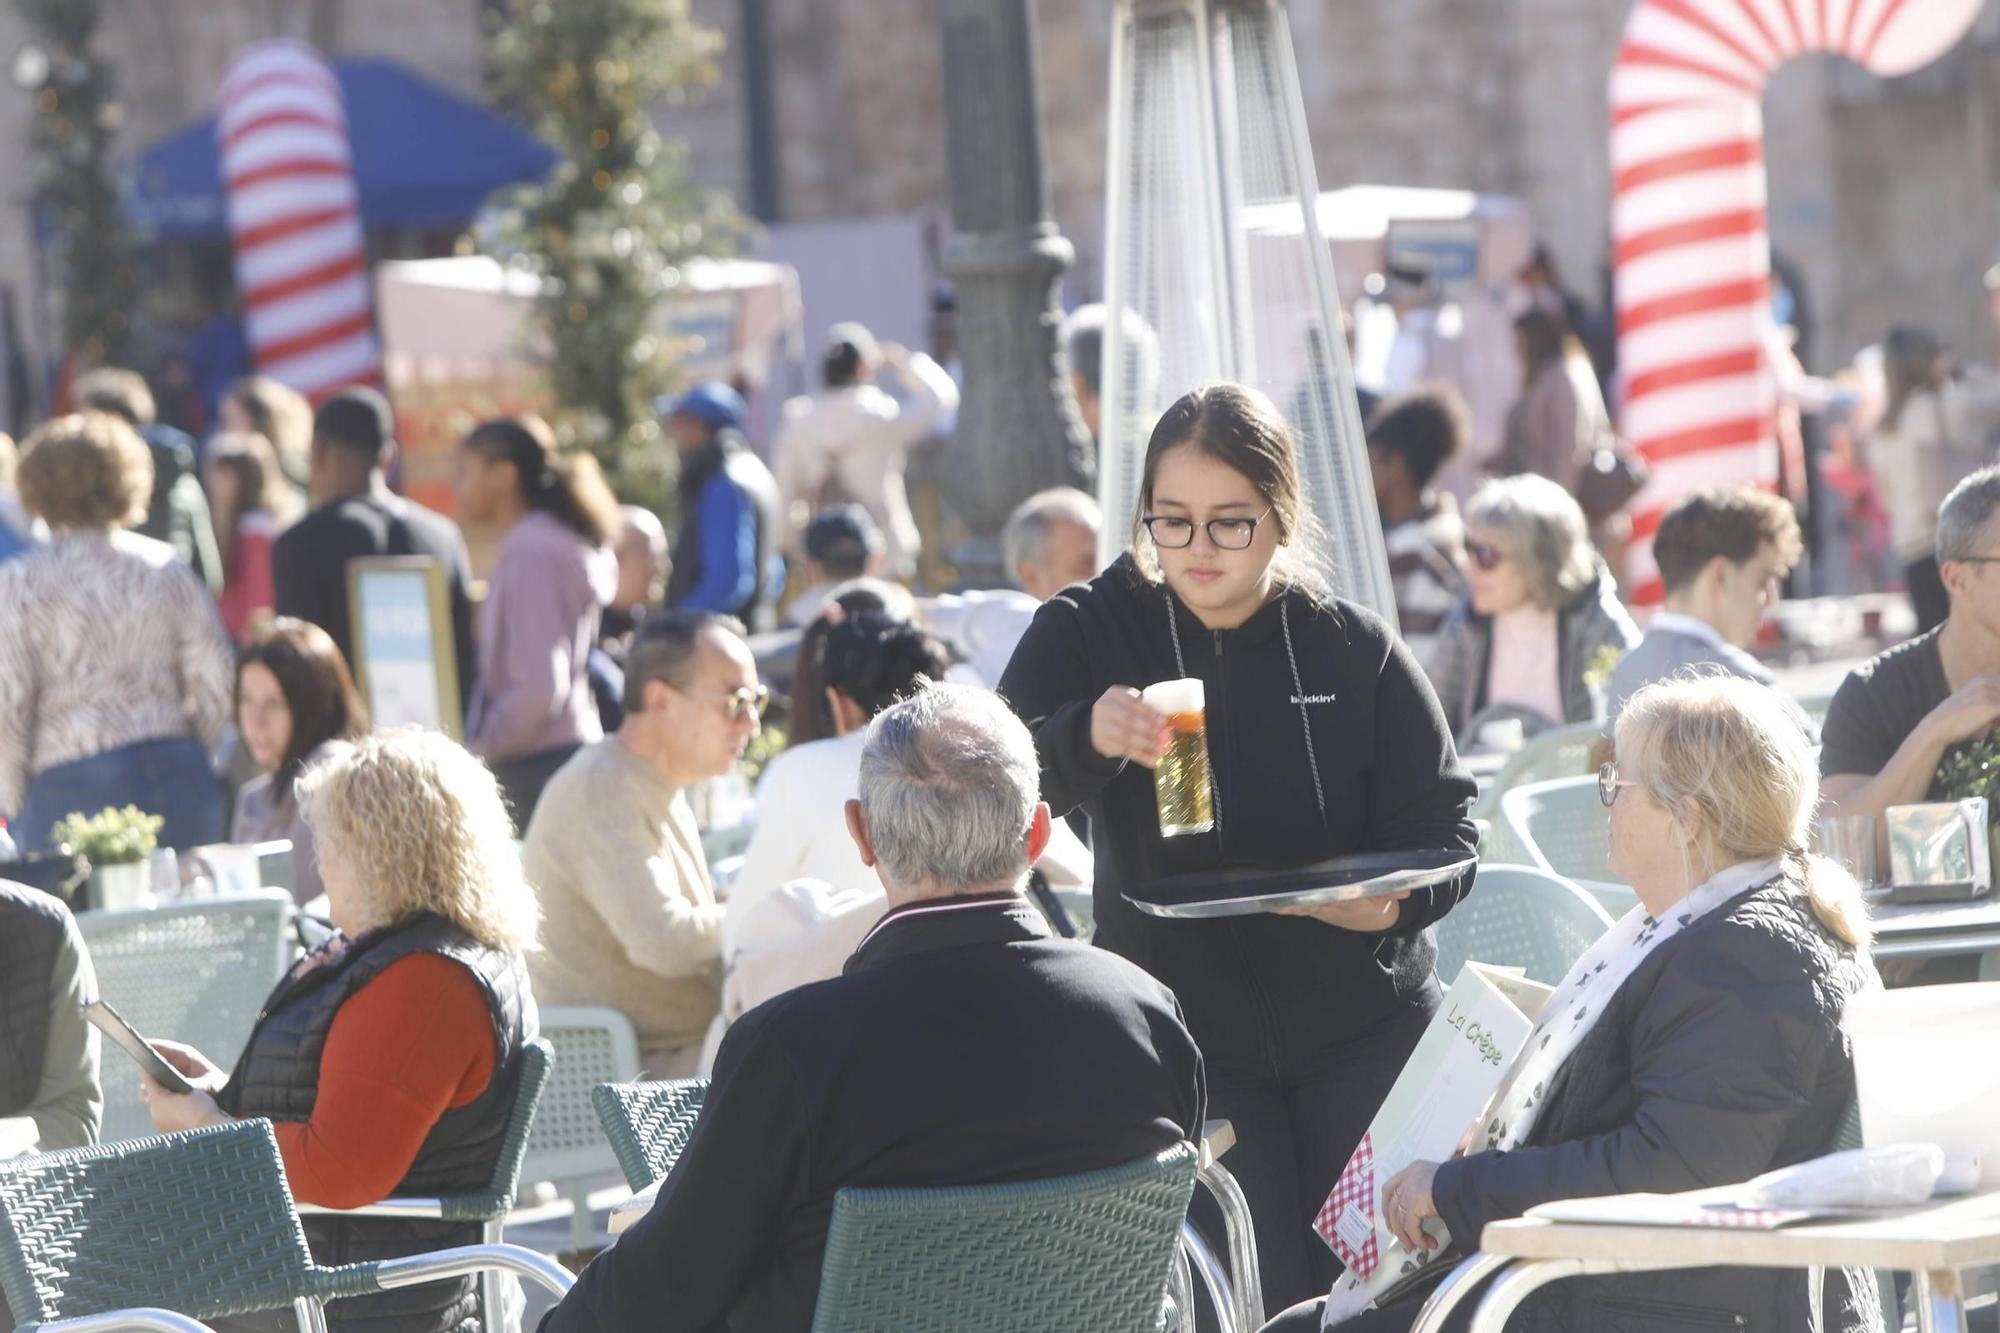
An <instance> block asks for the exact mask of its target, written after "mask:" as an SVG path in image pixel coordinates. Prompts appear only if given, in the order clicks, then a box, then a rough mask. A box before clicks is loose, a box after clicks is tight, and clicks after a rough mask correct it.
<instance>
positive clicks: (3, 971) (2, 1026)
mask: <svg viewBox="0 0 2000 1333" xmlns="http://www.w3.org/2000/svg"><path fill="white" fill-rule="evenodd" d="M68 918H69V913H68V912H66V911H65V910H63V905H62V904H61V903H59V902H57V901H56V900H55V899H54V898H51V897H49V895H47V894H46V893H41V892H39V891H37V890H35V889H31V888H29V887H28V886H27V885H25V884H15V883H13V882H11V881H9V880H0V1116H8V1115H19V1114H20V1113H21V1112H22V1111H24V1110H26V1109H27V1106H28V1103H29V1102H31V1101H33V1100H34V1097H35V1089H36V1087H37V1085H39V1084H40V1083H41V1080H42V1056H43V1054H44V1052H45V1051H46V1049H47V1047H48V1044H49V978H50V977H52V976H54V975H55V970H56V954H57V952H58V951H60V950H61V948H62V942H63V936H64V934H65V933H66V932H67V930H68Z"/></svg>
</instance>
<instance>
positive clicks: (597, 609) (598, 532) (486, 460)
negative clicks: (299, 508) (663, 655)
mask: <svg viewBox="0 0 2000 1333" xmlns="http://www.w3.org/2000/svg"><path fill="white" fill-rule="evenodd" d="M452 492H453V495H454V496H455V497H456V499H457V502H458V513H459V517H460V519H461V520H462V521H463V522H465V523H467V524H481V525H487V526H491V527H493V528H496V529H499V530H500V531H502V532H504V533H505V534H506V535H505V537H504V539H503V540H502V541H501V544H500V558H499V560H498V562H497V563H496V564H495V565H494V568H493V574H492V576H491V578H489V579H488V580H487V585H486V602H485V605H484V606H482V607H481V608H480V617H479V661H480V674H479V688H478V690H477V692H476V693H475V694H474V696H473V700H472V707H471V710H470V712H469V715H468V719H467V725H466V739H467V746H468V748H469V749H471V750H472V752H473V753H474V754H476V755H478V756H479V757H480V758H482V759H484V760H485V761H486V762H487V764H488V766H489V767H491V768H492V770H493V775H494V776H495V777H497V778H498V779H499V780H500V787H501V791H502V792H503V793H504V794H505V796H506V797H507V805H508V808H509V810H510V811H511V812H512V814H513V816H514V821H515V824H516V825H517V826H518V827H522V828H525V827H526V826H527V823H528V816H529V815H531V814H533V813H534V809H535V803H536V802H537V801H538V800H539V799H540V797H541V793H542V787H543V786H544V785H545V784H546V783H547V782H548V780H549V778H550V777H551V776H552V775H553V774H554V773H555V771H556V770H557V769H558V768H561V767H562V765H563V762H564V761H565V760H567V759H568V758H569V757H570V756H571V755H572V754H574V753H576V751H577V750H578V749H579V748H580V747H581V746H583V745H586V744H589V743H590V742H592V741H597V740H601V739H602V738H603V735H604V730H603V727H602V726H601V725H600V724H599V722H598V720H597V710H596V707H595V705H594V704H593V703H592V702H591V696H590V682H589V677H588V670H587V667H588V662H589V658H590V650H591V646H592V645H593V644H595V643H596V642H597V632H598V625H599V623H600V620H601V618H602V616H603V612H604V608H605V607H606V606H608V605H610V603H611V599H612V596H613V595H614V594H615V593H616V591H617V587H618V562H617V559H616V557H615V556H614V555H613V554H612V551H611V547H610V541H611V538H612V537H613V536H614V535H616V533H617V532H618V529H619V526H620V516H619V512H618V503H617V501H616V500H615V499H613V498H612V495H611V490H610V487H608V486H606V485H605V482H604V477H603V474H602V473H601V472H599V471H598V468H597V463H596V461H595V460H594V459H592V458H591V457H590V455H588V454H581V453H561V452H558V450H557V449H556V445H555V439H554V436H553V435H552V434H551V433H550V431H549V428H548V426H547V425H545V424H544V423H543V422H542V421H541V420H540V419H539V418H536V417H532V416H523V417H504V418H500V419H496V420H493V421H487V422H484V423H482V424H480V425H479V426H477V427H475V428H474V429H473V431H472V432H471V433H470V434H469V435H467V436H466V437H465V439H464V440H463V441H461V442H460V444H459V446H458V453H457V457H456V460H455V465H454V469H453V472H452Z"/></svg>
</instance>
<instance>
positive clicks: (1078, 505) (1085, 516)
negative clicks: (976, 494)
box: [924, 486, 1104, 686]
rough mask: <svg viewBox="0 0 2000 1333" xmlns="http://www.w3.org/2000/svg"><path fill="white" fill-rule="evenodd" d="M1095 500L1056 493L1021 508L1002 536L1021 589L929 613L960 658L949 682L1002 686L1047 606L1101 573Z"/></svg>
mask: <svg viewBox="0 0 2000 1333" xmlns="http://www.w3.org/2000/svg"><path fill="white" fill-rule="evenodd" d="M1103 525H1104V520H1103V516H1102V514H1100V513H1099V511H1098V508H1097V501H1096V500H1094V499H1092V498H1091V497H1090V496H1088V495H1085V494H1084V493H1083V492H1082V491H1079V490H1076V489H1074V488H1072V487H1068V486H1055V487H1051V488H1050V489H1048V490H1046V491H1038V492H1036V493H1035V494H1034V495H1031V496H1029V497H1028V498H1027V499H1025V500H1023V501H1021V503H1020V504H1018V505H1016V506H1015V508H1014V512H1013V513H1012V514H1009V515H1008V516H1007V525H1006V527H1004V528H1002V529H1001V532H1000V549H1001V551H1002V553H1003V555H1004V557H1005V559H1006V562H1007V573H1008V575H1009V576H1010V577H1012V578H1013V580H1014V583H1015V585H1016V588H1018V591H1017V590H1016V588H998V589H992V590H988V591H979V592H964V593H947V594H945V595H943V596H941V597H937V598H934V599H932V600H931V601H930V602H929V603H928V604H927V605H926V606H925V608H924V623H925V624H926V625H927V626H928V627H929V629H930V631H931V633H933V634H935V635H937V636H938V638H940V639H942V640H943V641H944V642H945V644H946V645H947V646H948V647H950V649H951V650H952V654H953V656H955V657H957V658H958V659H959V665H958V666H956V667H953V668H952V676H951V678H952V679H953V680H955V681H959V682H961V683H963V684H967V685H987V686H992V685H997V684H999V683H1000V674H1001V673H1002V672H1003V671H1005V670H1006V669H1007V663H1008V661H1009V660H1010V659H1011V658H1012V657H1013V656H1014V647H1015V645H1016V644H1018V643H1020V641H1021V636H1022V635H1023V634H1025V633H1027V631H1028V622H1029V621H1031V620H1033V619H1034V618H1035V612H1036V611H1038V610H1040V609H1041V605H1042V603H1043V602H1046V601H1048V600H1049V598H1051V597H1053V596H1055V595H1056V594H1057V593H1059V592H1061V591H1062V590H1063V589H1064V588H1067V587H1069V586H1070V585H1071V584H1072V583H1087V582H1089V581H1090V579H1091V578H1093V577H1094V576H1095V575H1096V574H1097V534H1098V530H1099V529H1100V528H1101V527H1103Z"/></svg>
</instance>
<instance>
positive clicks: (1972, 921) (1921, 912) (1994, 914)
mask: <svg viewBox="0 0 2000 1333" xmlns="http://www.w3.org/2000/svg"><path fill="white" fill-rule="evenodd" d="M1869 916H1870V917H1871V918H1872V919H1873V920H1874V922H1875V944H1874V948H1873V953H1874V955H1875V957H1877V958H1955V957H1961V956H1963V955H1965V954H1981V953H1990V952H1994V951H1996V950H2000V892H1994V893H1989V894H1987V895H1986V896H1985V897H1983V898H1974V899H1973V900H1971V901H1970V902H1962V903H1899V904H1890V903H1877V904H1875V905H1873V906H1872V907H1870V908H1869Z"/></svg>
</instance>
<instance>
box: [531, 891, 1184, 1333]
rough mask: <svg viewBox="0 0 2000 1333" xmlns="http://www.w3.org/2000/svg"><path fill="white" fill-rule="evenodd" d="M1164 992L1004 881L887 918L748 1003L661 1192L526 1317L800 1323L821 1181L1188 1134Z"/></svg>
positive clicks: (1114, 1155)
mask: <svg viewBox="0 0 2000 1333" xmlns="http://www.w3.org/2000/svg"><path fill="white" fill-rule="evenodd" d="M1203 1098H1204V1090H1203V1085H1202V1065H1201V1055H1200V1053H1199V1052H1198V1051H1197V1050H1196V1049H1195V1045H1194V1041H1193V1039H1192V1038H1190V1037H1189V1036H1188V1033H1187V1028H1186V1027H1185V1026H1184V1025H1183V1024H1182V1022H1181V1015H1180V1009H1179V1007H1178V1006H1177V1005H1176V1004H1175V1003H1174V997H1173V996H1172V995H1171V994H1170V993H1169V992H1168V991H1167V989H1166V988H1165V987H1164V986H1162V985H1160V984H1159V983H1158V982H1157V981H1154V980H1153V979H1152V978H1151V977H1148V976H1147V975H1146V974H1145V973H1143V972H1141V971H1140V970H1139V969H1138V968H1136V967H1133V966H1132V965H1131V964H1130V963H1127V962H1125V961H1124V960H1123V959H1120V958H1116V957H1114V956H1112V955H1110V954H1108V953H1105V952H1103V951H1101V950H1095V949H1091V948H1089V947H1087V946H1084V945H1080V944H1076V943H1073V942H1071V941H1068V940H1057V939H1051V938H1049V931H1048V928H1047V926H1045V925H1044V924H1043V923H1042V920H1041V917H1040V915H1039V914H1038V913H1037V912H1036V911H1035V910H1034V908H1032V907H1030V906H1029V905H1028V904H1027V903H1026V902H1024V901H1023V900H1022V899H1020V898H1018V897H1017V896H1015V895H1013V894H997V895H989V896H987V897H983V898H952V899H943V900H933V901H931V902H928V903H919V904H912V905H910V906H906V907H902V908H898V909H896V910H895V911H892V912H890V913H889V914H888V915H887V916H885V917H884V918H883V920H882V922H881V923H880V924H879V925H877V927H876V928H875V930H874V932H873V933H871V934H870V935H869V936H868V938H867V939H865V940H863V941H862V944H861V947H860V948H858V949H857V950H855V952H854V955H853V957H852V958H850V959H849V960H848V963H847V968H846V974H845V975H843V976H840V977H836V978H834V979H833V980H831V981H822V982H818V983H815V984H813V985H810V986H802V987H799V988H798V989H797V990H793V991H789V992H787V993H785V994H784V995H781V996H779V997H777V998H776V999H774V1000H771V1001H770V1002H768V1003H766V1004H763V1005H760V1006H758V1007H757V1008H756V1009H753V1010H751V1011H750V1012H749V1013H748V1014H745V1015H744V1016H743V1017H742V1018H741V1019H740V1020H738V1022H737V1023H736V1024H735V1025H734V1026H733V1027H731V1028H730V1029H729V1035H728V1036H727V1037H726V1038H724V1040H723V1043H722V1049H721V1052H720V1054H719V1055H718V1057H717V1059H716V1065H715V1081H714V1083H713V1084H712V1085H711V1086H710V1088H709V1091H708V1097H707V1101H706V1104H705V1105H704V1106H703V1108H702V1115H701V1120H700V1122H699V1123H698V1124H697V1125H696V1126H695V1129H694V1134H693V1136H692V1138H690V1140H689V1141H688V1145H687V1149H686V1151H685V1152H683V1153H682V1155H681V1158H680V1161H679V1163H678V1164H677V1165H676V1166H675V1167H674V1170H673V1172H672V1174H671V1175H669V1176H668V1177H667V1181H666V1184H665V1185H664V1186H662V1187H661V1190H660V1199H659V1202H658V1204H656V1205H655V1206H654V1208H653V1210H652V1212H650V1213H648V1214H647V1215H646V1216H645V1217H644V1218H643V1219H642V1220H641V1221H640V1222H638V1223H637V1224H636V1225H635V1226H634V1227H633V1228H632V1229H631V1230H630V1231H627V1232H626V1233H625V1234H624V1235H623V1236H622V1237H620V1238H619V1241H618V1244H617V1245H616V1246H615V1247H613V1248H612V1249H611V1250H609V1251H607V1252H606V1253H605V1254H603V1255H601V1256H599V1257H598V1258H597V1260H596V1261H594V1262H593V1263H592V1264H591V1265H590V1267H589V1268H587V1269H585V1270H584V1272H583V1276H582V1277H581V1278H579V1279H578V1281H577V1285H576V1289H575V1290H574V1291H573V1292H571V1293H570V1295H569V1296H568V1298H567V1299H565V1300H564V1301H563V1303H562V1304H561V1305H559V1306H557V1307H556V1309H555V1310H553V1311H552V1312H551V1313H550V1315H549V1316H548V1318H547V1319H546V1320H545V1321H544V1323H543V1325H542V1329H543V1333H574V1331H575V1330H585V1329H618V1330H625V1329H641V1328H643V1329H647V1330H655V1331H657V1333H678V1331H680V1330H688V1331H693V1330H725V1329H726V1330H733V1331H734V1333H753V1331H754V1333H786V1331H787V1330H801V1333H802V1331H803V1330H805V1329H807V1328H809V1327H810V1326H811V1324H812V1318H813V1309H814V1304H815V1297H816V1294H817V1292H818V1289H819V1269H820V1257H821V1254H822V1253H823V1251H824V1250H825V1247H826V1233H827V1225H828V1222H829V1220H830V1219H831V1216H832V1210H833V1196H834V1193H835V1191H837V1190H839V1189H841V1188H842V1187H844V1186H849V1185H854V1186H882V1185H966V1184H983V1183H990V1182H995V1181H1008V1180H1031V1179H1038V1178H1042V1177H1048V1176H1061V1175H1068V1174H1072V1173H1074V1172H1079V1171H1088V1170H1095V1169H1098V1168H1101V1167H1107V1166H1114V1165H1118V1164H1121V1163H1124V1162H1129V1161H1132V1160H1134V1159H1136V1158H1140V1157H1146V1156H1150V1155H1151V1154H1153V1153H1156V1152H1159V1151H1160V1150H1161V1149H1163V1148H1166V1147H1168V1146H1170V1145H1172V1144H1174V1143H1176V1142H1179V1141H1180V1140H1183V1139H1192V1138H1195V1137H1197V1136H1198V1134H1199V1132H1200V1126H1201V1119H1202V1108H1203Z"/></svg>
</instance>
